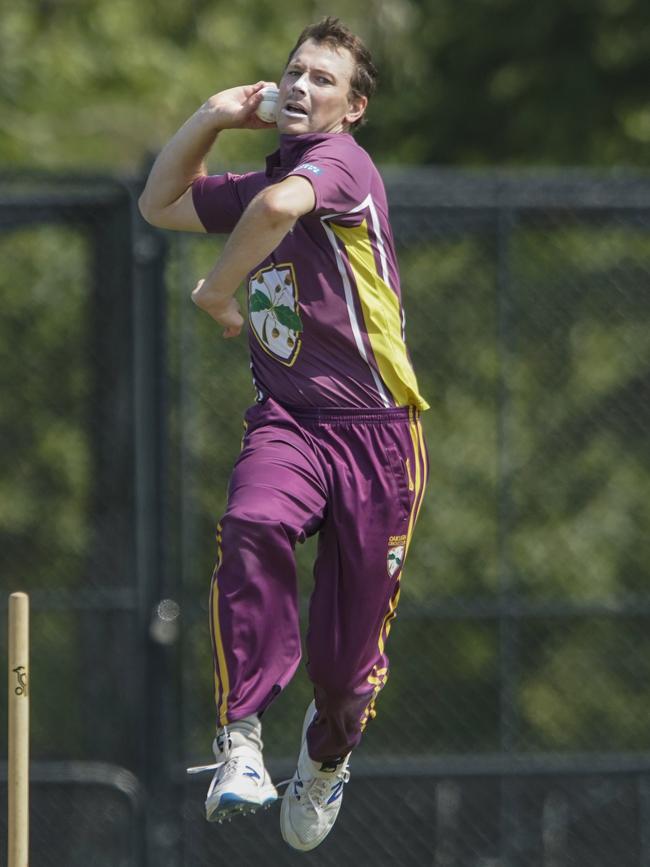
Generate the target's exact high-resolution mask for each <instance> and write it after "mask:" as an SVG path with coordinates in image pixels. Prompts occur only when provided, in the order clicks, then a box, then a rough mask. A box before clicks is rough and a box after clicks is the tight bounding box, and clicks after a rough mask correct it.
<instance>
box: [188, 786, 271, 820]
mask: <svg viewBox="0 0 650 867" xmlns="http://www.w3.org/2000/svg"><path fill="white" fill-rule="evenodd" d="M277 799H278V796H277V793H275V794H269V795H268V797H265V798H264V800H262V801H259V802H258V801H244V800H242V798H240V796H239V795H235V794H234V793H232V792H224V794H223V795H222V796H221V798H219V803H218V804H217V806H216V807H215V808H214V810H212V811H211V812H210V813H208V812H207V810H206V814H205V818H206V819H207V820H208V822H216V823H217V824H220V823H221V822H223V821H224V820H226V821H228V822H229V821H230V820H231V819H232V817H233V816H252V815H253V814H254V813H257V811H258V810H268V809H269V807H270V806H271V805H272V804H274V803H275V802H276V801H277Z"/></svg>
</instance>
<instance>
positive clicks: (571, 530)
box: [0, 170, 650, 867]
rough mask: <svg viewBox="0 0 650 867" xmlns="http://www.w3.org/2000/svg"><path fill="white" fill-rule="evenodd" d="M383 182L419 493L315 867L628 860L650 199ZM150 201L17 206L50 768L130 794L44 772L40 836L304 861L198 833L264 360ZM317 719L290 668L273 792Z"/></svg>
mask: <svg viewBox="0 0 650 867" xmlns="http://www.w3.org/2000/svg"><path fill="white" fill-rule="evenodd" d="M385 176H386V180H387V186H388V190H389V199H390V202H391V211H392V219H393V227H394V232H395V236H396V240H397V244H398V251H399V259H400V267H401V276H402V285H403V290H404V297H405V308H406V327H407V337H408V341H409V346H410V349H411V353H412V356H413V360H414V365H415V368H416V371H417V373H418V378H419V381H420V386H421V390H422V392H423V393H424V394H425V396H426V397H427V399H428V401H429V402H430V403H431V407H432V408H431V410H430V411H429V412H428V413H426V414H425V416H424V419H423V421H424V425H425V429H426V433H427V438H428V443H429V449H430V455H431V476H430V482H429V488H428V492H427V496H426V498H425V502H424V505H423V508H422V512H421V515H420V521H419V525H418V528H417V531H416V535H415V541H414V544H413V546H412V548H411V551H410V553H409V561H408V562H407V565H406V569H405V574H404V580H403V593H402V601H401V602H400V606H399V608H398V616H397V621H396V623H395V625H394V628H393V630H392V632H391V638H390V642H389V645H388V652H389V655H390V657H391V677H390V680H389V683H388V686H387V687H386V689H385V690H384V691H383V693H382V695H381V696H380V699H379V701H378V706H377V710H378V716H377V719H376V721H375V722H373V724H372V725H371V726H369V728H368V731H367V733H366V735H365V736H364V741H363V743H362V745H361V747H360V748H359V750H358V751H357V752H355V755H354V756H353V761H352V765H351V770H352V782H351V784H350V785H349V786H348V787H347V789H346V794H345V805H344V807H343V810H342V812H341V816H340V819H339V821H338V823H337V826H336V829H335V830H334V831H333V832H332V834H331V835H330V836H329V837H328V838H327V840H326V841H325V842H324V843H323V844H322V846H321V847H319V849H318V850H316V851H315V852H314V853H312V854H311V855H310V860H311V861H312V862H313V863H314V864H323V865H330V864H334V863H336V864H337V867H341V865H347V864H353V863H354V864H357V865H362V867H363V865H370V864H373V865H383V864H386V865H388V864H391V865H400V867H411V865H414V867H415V865H417V867H420V865H434V867H519V865H527V867H529V865H533V867H534V865H539V867H564V865H567V867H568V865H579V867H582V865H584V867H587V865H589V867H593V865H596V867H599V865H603V867H605V865H608V867H610V865H612V864H616V865H617V867H618V865H621V867H627V865H630V867H631V865H635V867H636V865H638V867H641V865H646V864H647V863H649V862H650V839H649V835H650V817H649V815H648V791H649V790H648V785H649V782H648V781H649V780H650V734H649V732H648V726H647V719H648V714H649V712H650V699H648V696H647V691H645V690H644V689H643V684H644V683H645V681H646V678H647V674H648V665H649V663H648V660H649V659H650V637H649V636H650V629H649V628H648V627H649V625H650V592H648V589H647V587H648V581H647V579H648V568H649V567H648V563H650V538H649V536H648V533H647V527H648V525H649V520H648V519H649V518H650V514H649V513H650V498H648V495H647V492H648V490H649V489H650V488H649V481H650V466H649V464H650V460H649V452H648V448H647V438H648V433H649V432H650V338H649V336H648V335H649V328H648V325H649V322H648V320H649V319H650V243H649V241H650V182H648V180H646V179H643V178H635V177H629V178H628V177H625V176H620V177H607V178H603V177H601V178H596V177H586V176H583V175H580V174H579V173H563V174H561V175H559V174H547V175H546V176H544V177H540V176H536V177H530V176H528V175H526V174H523V173H522V174H521V175H519V176H513V175H505V174H504V175H499V174H494V173H491V174H488V173H480V174H479V173H477V174H475V175H469V174H462V173H457V172H451V171H449V172H444V171H408V172H407V171H406V170H404V171H397V170H395V171H392V172H386V175H385ZM137 186H138V185H137V184H133V185H132V186H131V191H130V194H129V193H128V192H127V190H126V188H125V186H124V185H122V184H118V183H116V182H111V181H108V180H105V179H84V180H83V182H81V181H79V180H78V179H70V178H68V179H62V178H61V179H59V178H34V177H30V178H22V179H16V178H13V179H10V181H8V182H7V183H6V185H5V188H4V189H3V191H2V195H0V219H1V223H0V226H1V228H2V233H1V234H0V255H1V256H2V260H3V263H4V266H3V269H2V276H1V277H0V280H1V281H2V285H3V298H4V299H5V303H4V309H3V312H2V315H1V316H0V331H1V334H2V340H0V353H1V354H2V358H1V359H0V360H1V362H2V363H1V364H0V377H2V384H3V389H2V391H3V401H2V408H1V409H0V420H1V433H0V436H1V438H2V443H3V453H4V456H5V461H4V462H3V465H2V468H1V469H0V534H1V538H2V546H1V548H0V551H1V552H2V553H1V554H0V561H1V562H2V568H1V569H0V573H1V574H2V575H3V585H6V588H7V590H8V591H9V590H12V589H25V590H28V591H29V592H30V593H31V594H32V600H33V604H34V606H35V615H34V627H33V630H32V631H33V636H34V638H33V648H32V653H33V669H34V678H33V684H34V686H33V695H34V723H33V733H32V742H33V752H34V755H35V759H36V760H37V761H38V762H43V763H44V766H43V767H50V766H51V765H50V764H49V763H51V762H52V761H59V762H61V761H63V762H68V761H69V762H73V761H77V762H78V761H79V760H83V761H85V762H88V763H90V765H89V767H90V768H91V769H92V767H96V763H107V765H109V766H110V767H111V768H113V769H114V770H115V773H116V774H118V778H119V779H123V778H122V777H119V774H122V773H124V774H130V775H132V777H133V780H134V781H135V783H134V786H133V787H131V788H129V787H127V788H129V792H131V793H132V794H131V795H129V796H128V797H127V796H126V795H125V794H124V792H123V791H122V789H120V787H119V786H117V787H113V788H111V786H112V783H111V784H109V783H107V780H106V778H105V777H104V778H102V781H101V782H99V783H97V784H96V785H95V789H93V784H91V783H90V782H89V780H88V778H87V777H83V775H82V778H80V779H79V780H78V782H76V783H75V782H73V781H70V780H68V781H67V782H66V783H65V784H62V785H61V787H60V788H58V789H57V788H56V787H54V788H53V785H52V783H49V782H46V781H45V780H43V781H42V782H39V779H38V778H35V779H34V787H33V788H34V808H33V819H32V845H33V846H34V847H36V848H35V852H36V851H41V850H44V849H45V848H46V846H47V841H50V847H49V849H48V851H49V852H50V853H55V852H59V851H60V852H64V851H65V852H69V854H68V855H67V856H64V855H61V856H58V855H57V856H56V858H55V859H54V860H53V858H54V855H53V854H52V857H51V858H50V860H49V861H48V860H45V859H43V860H42V863H48V864H49V863H52V864H55V863H56V864H75V865H76V863H81V860H78V861H77V860H75V859H83V858H84V857H85V859H86V861H88V862H91V863H97V864H99V863H100V861H99V860H98V858H99V855H98V854H97V853H99V852H100V850H101V853H102V857H105V858H106V860H105V862H101V863H106V864H109V863H110V864H119V865H122V864H124V865H127V864H128V865H131V864H134V865H135V864H138V865H140V864H154V863H155V864H156V865H157V867H161V865H163V867H165V865H169V867H181V865H186V864H187V865H189V864H192V865H194V864H197V865H200V864H206V865H207V864H211V865H218V864H224V865H225V864H229V863H232V862H233V861H235V860H237V861H238V863H242V864H249V863H250V864H252V863H257V862H259V861H263V862H272V863H277V864H287V865H290V864H293V863H294V861H296V863H297V860H296V859H298V858H299V857H300V856H297V855H294V854H293V853H292V852H291V851H290V850H288V849H287V848H286V846H285V845H284V844H283V843H282V841H281V840H280V835H279V828H278V815H277V810H272V811H270V812H269V813H267V814H264V815H263V816H258V817H256V818H255V819H246V820H242V821H241V822H238V823H236V822H233V823H232V824H231V825H227V826H225V827H224V826H219V827H212V826H210V825H208V824H207V823H205V822H204V820H203V817H202V800H203V797H204V788H205V785H202V783H201V782H196V781H195V780H193V779H190V780H188V779H186V778H185V776H184V772H183V769H184V767H186V766H188V765H191V764H199V763H202V762H203V761H204V760H205V759H206V758H207V757H208V756H209V752H210V744H211V740H212V728H213V724H214V722H213V721H214V709H213V706H212V695H211V658H210V640H209V634H208V626H207V599H208V585H209V578H210V574H211V570H212V566H213V560H214V558H215V555H216V545H214V544H213V543H212V541H211V540H212V539H213V536H214V528H215V525H216V521H217V519H218V517H219V516H220V514H221V510H222V509H223V506H224V504H225V494H226V485H227V479H228V475H229V472H230V469H231V467H232V464H233V462H234V460H235V459H236V456H237V453H238V450H239V443H240V439H241V432H242V415H243V412H244V410H245V409H246V407H247V406H248V405H249V404H250V403H251V402H252V400H253V389H252V386H251V382H250V374H249V369H248V359H247V352H246V345H245V340H243V339H240V340H239V341H223V340H222V339H221V336H220V332H219V330H218V329H217V328H216V327H213V323H212V322H211V320H209V319H208V317H206V316H205V315H203V314H201V313H200V312H199V311H197V310H196V309H195V308H194V307H193V305H192V304H191V302H190V301H189V293H190V291H191V289H192V288H193V287H194V285H195V283H196V280H197V279H198V278H199V277H200V276H202V275H203V274H204V273H205V272H206V271H207V270H208V268H209V267H210V266H211V264H212V263H213V261H214V259H215V257H216V255H217V254H218V251H219V249H220V244H221V243H222V241H221V240H220V239H218V238H214V237H203V236H193V235H174V234H163V233H158V232H155V231H153V230H151V229H150V228H149V227H146V226H145V225H144V224H143V223H142V221H141V220H140V219H139V217H138V216H137V215H136V214H135V213H134V209H133V201H134V195H135V193H136V190H137ZM314 553H315V548H314V540H308V542H307V543H306V544H305V545H304V546H301V547H300V549H299V550H298V552H297V557H298V562H299V571H300V581H301V590H302V594H303V597H304V600H305V608H304V610H305V612H306V600H307V597H308V594H309V591H310V586H311V563H312V560H313V557H314ZM165 598H171V599H173V600H175V602H176V603H177V604H178V606H179V607H178V609H176V608H175V607H174V606H173V605H171V606H170V605H168V606H163V607H162V608H161V607H160V606H159V605H158V602H159V600H160V599H165ZM177 610H178V611H180V618H177V617H176V614H177ZM3 652H4V648H3ZM309 699H310V688H309V683H308V681H307V678H306V676H305V674H304V672H302V671H299V673H298V674H297V676H296V678H295V679H294V681H293V682H292V683H291V684H290V686H289V687H288V688H287V690H286V691H285V692H284V693H283V694H282V695H281V696H280V697H279V698H278V700H277V702H276V703H275V705H274V706H273V707H272V708H271V709H270V710H269V712H268V713H267V714H266V715H265V718H264V739H265V747H266V750H265V751H266V755H267V757H268V763H269V766H270V769H271V771H272V773H273V776H274V778H275V779H282V778H285V777H287V776H290V774H291V772H292V770H293V763H294V761H295V757H296V755H297V750H298V741H299V737H300V727H301V722H302V717H303V714H304V709H305V706H306V704H307V703H308V701H309ZM4 700H5V699H4V696H3V702H4ZM4 718H5V715H4V713H3V718H2V722H1V723H0V727H2V726H4V725H5V722H4ZM3 734H4V729H3ZM102 767H103V765H102ZM129 779H131V777H129ZM135 784H137V785H135ZM206 785H207V782H206ZM91 789H93V791H95V793H97V792H101V798H104V799H105V800H104V801H101V798H100V795H98V794H95V795H93V796H92V797H91V796H90V794H89V792H90V790H91ZM136 790H137V793H136ZM133 793H136V794H133ZM68 800H69V801H70V810H69V813H70V815H71V816H75V817H77V818H75V820H74V821H73V822H72V823H70V822H68V823H66V822H62V821H61V820H60V814H59V812H58V811H60V810H61V808H62V805H64V804H66V803H67V802H68ZM111 803H112V804H113V807H111V806H110V805H111ZM79 810H81V811H82V812H81V813H78V811H79ZM84 811H85V812H84ZM82 814H83V815H82ZM80 816H81V818H79V817H80ZM83 816H85V817H87V818H83ZM92 816H94V817H95V819H94V821H95V824H94V825H93V821H92ZM57 817H59V818H57ZM115 822H117V825H115V824H111V823H115ZM118 826H119V830H118ZM63 828H66V829H68V830H66V831H65V832H64V831H63V830H62V829H63ZM71 828H72V830H70V829H71ZM74 829H76V830H74ZM134 829H135V830H134ZM58 837H60V840H59V843H58V844H52V838H55V839H56V838H58ZM107 837H110V838H111V839H112V840H114V841H119V842H115V846H114V847H113V848H111V847H110V846H109V845H108V844H107V842H106V840H107ZM57 845H59V849H57V848H56V847H57ZM39 847H40V848H39ZM0 863H1V862H0ZM38 863H41V859H40V858H39V862H38Z"/></svg>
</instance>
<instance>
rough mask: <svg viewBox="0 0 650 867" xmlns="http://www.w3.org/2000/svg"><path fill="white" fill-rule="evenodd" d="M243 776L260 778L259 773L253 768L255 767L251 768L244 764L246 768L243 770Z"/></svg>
mask: <svg viewBox="0 0 650 867" xmlns="http://www.w3.org/2000/svg"><path fill="white" fill-rule="evenodd" d="M243 776H244V777H252V778H253V779H254V780H261V779H262V778H261V777H260V775H259V774H258V773H257V771H256V770H255V768H251V766H250V765H246V770H245V771H244V774H243Z"/></svg>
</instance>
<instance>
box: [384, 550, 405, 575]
mask: <svg viewBox="0 0 650 867" xmlns="http://www.w3.org/2000/svg"><path fill="white" fill-rule="evenodd" d="M403 562H404V545H392V546H391V547H390V548H389V549H388V557H387V558H386V563H387V565H388V574H389V575H390V577H391V578H392V577H393V575H394V574H395V573H396V572H399V570H400V569H401V568H402V563H403Z"/></svg>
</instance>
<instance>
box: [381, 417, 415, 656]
mask: <svg viewBox="0 0 650 867" xmlns="http://www.w3.org/2000/svg"><path fill="white" fill-rule="evenodd" d="M409 430H410V434H411V442H412V443H413V458H414V463H415V492H414V494H413V505H412V507H411V515H410V517H409V525H408V530H407V533H406V545H405V546H404V560H406V555H407V553H408V549H409V547H410V544H411V539H412V537H413V529H414V527H415V524H416V521H417V519H418V515H419V514H420V507H421V506H422V500H423V498H424V489H425V487H426V482H427V460H426V451H425V448H424V438H423V436H422V424H421V422H420V419H419V418H418V413H417V411H416V410H415V409H414V408H413V407H409ZM402 569H404V564H402ZM400 578H401V572H400ZM400 578H398V583H397V588H396V590H395V593H394V594H393V596H392V597H391V600H390V603H389V605H388V612H387V614H386V616H385V617H384V620H383V623H382V625H381V630H380V632H379V642H378V645H379V652H380V653H383V652H384V647H385V646H386V640H387V639H388V634H389V633H390V628H391V623H392V621H393V620H394V619H395V616H396V610H397V603H398V602H399V597H400V593H401V585H400Z"/></svg>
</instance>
